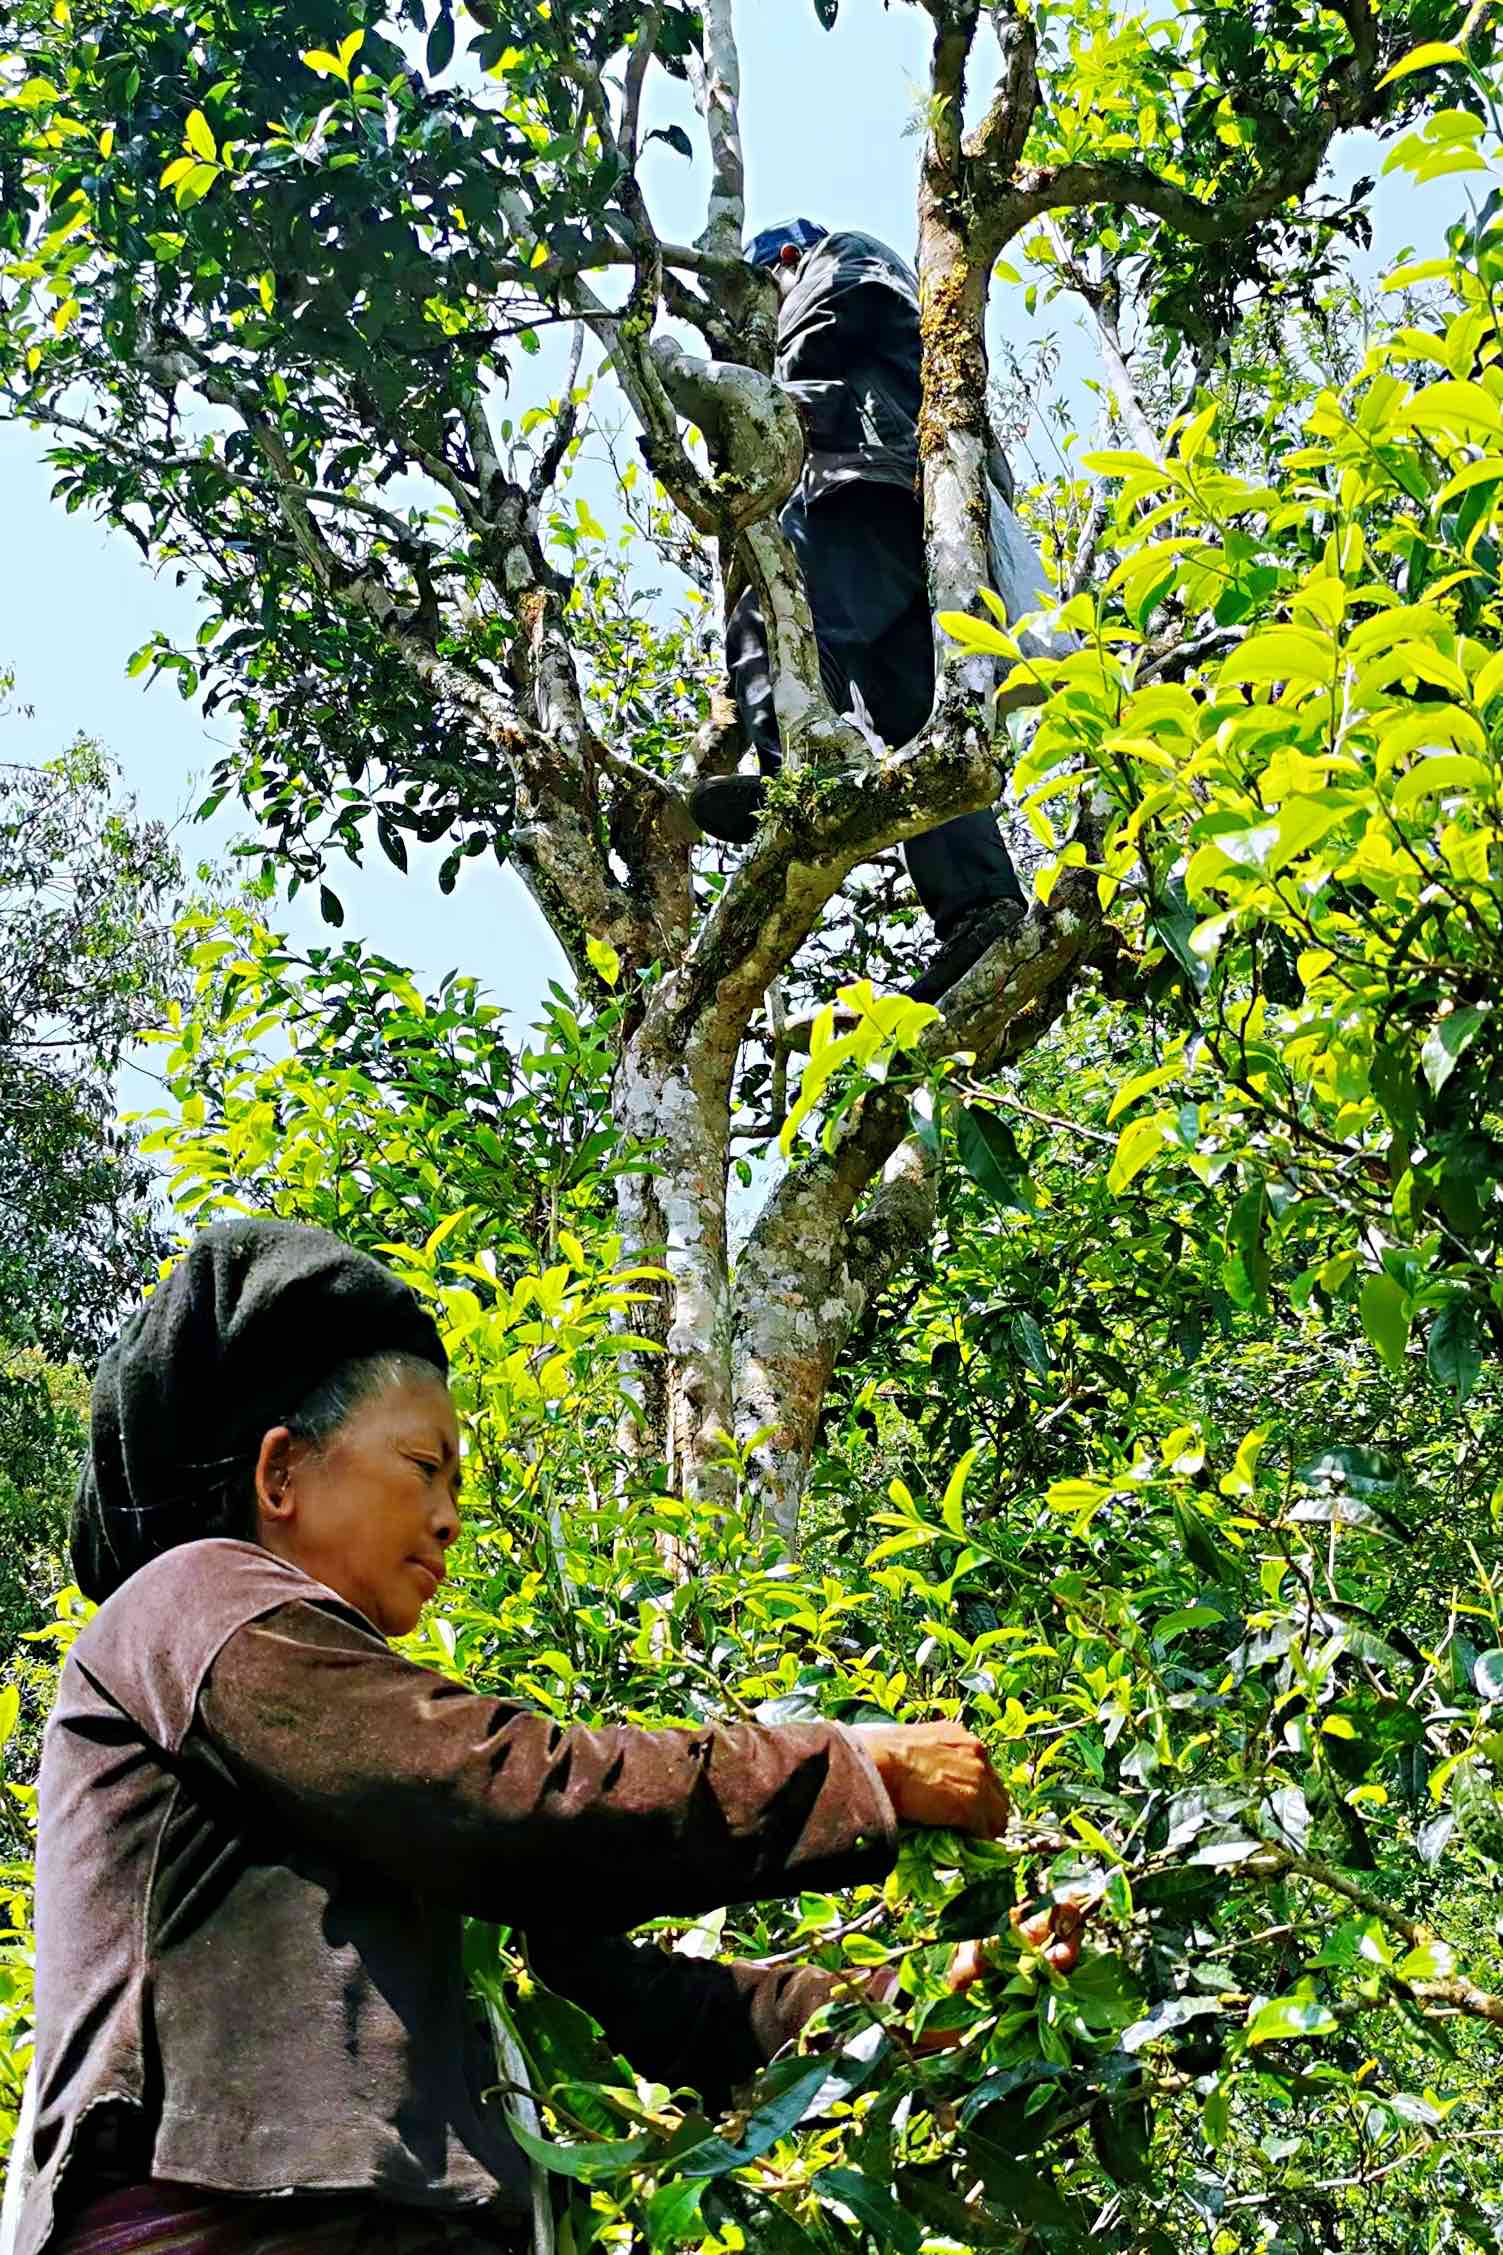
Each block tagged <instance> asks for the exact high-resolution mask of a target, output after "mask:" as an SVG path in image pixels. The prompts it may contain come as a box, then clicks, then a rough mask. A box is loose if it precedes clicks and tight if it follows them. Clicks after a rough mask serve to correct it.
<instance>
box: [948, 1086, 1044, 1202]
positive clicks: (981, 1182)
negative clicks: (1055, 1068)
mask: <svg viewBox="0 0 1503 2255" xmlns="http://www.w3.org/2000/svg"><path fill="white" fill-rule="evenodd" d="M950 1118H951V1121H952V1124H953V1126H954V1129H955V1147H956V1149H957V1151H958V1152H959V1153H960V1163H961V1165H962V1166H963V1167H964V1168H965V1171H966V1173H967V1174H968V1175H969V1176H970V1178H971V1180H972V1181H973V1182H974V1183H976V1184H977V1185H978V1186H979V1187H980V1188H981V1189H982V1190H984V1191H985V1192H986V1194H987V1196H988V1197H989V1198H991V1199H993V1200H995V1202H996V1203H997V1204H998V1205H999V1206H1008V1207H1013V1208H1021V1209H1022V1210H1023V1211H1025V1212H1030V1213H1031V1212H1032V1211H1033V1207H1034V1196H1033V1186H1032V1184H1031V1183H1030V1182H1029V1180H1028V1171H1027V1167H1026V1165H1025V1163H1024V1159H1023V1154H1022V1152H1021V1151H1020V1150H1019V1148H1018V1139H1017V1137H1016V1136H1015V1135H1014V1134H1013V1132H1012V1129H1011V1128H1010V1127H1009V1126H1008V1124H1007V1122H1006V1121H1005V1120H1004V1119H1003V1118H1002V1117H1001V1116H1000V1115H999V1114H998V1113H996V1112H989V1111H987V1110H986V1108H985V1107H984V1106H983V1105H980V1104H959V1105H952V1106H951V1109H950Z"/></svg>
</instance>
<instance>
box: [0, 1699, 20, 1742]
mask: <svg viewBox="0 0 1503 2255" xmlns="http://www.w3.org/2000/svg"><path fill="white" fill-rule="evenodd" d="M20 1714H21V1694H20V1691H19V1690H18V1689H17V1687H16V1685H15V1684H13V1683H8V1684H7V1685H6V1686H5V1689H4V1690H3V1691H0V1748H3V1747H5V1746H8V1745H9V1743H10V1740H11V1738H12V1736H13V1734H14V1732H15V1727H16V1724H17V1722H18V1720H19V1719H20Z"/></svg>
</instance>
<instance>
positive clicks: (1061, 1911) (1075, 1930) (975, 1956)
mask: <svg viewBox="0 0 1503 2255" xmlns="http://www.w3.org/2000/svg"><path fill="white" fill-rule="evenodd" d="M1094 1901H1095V1896H1094V1894H1093V1893H1092V1891H1091V1890H1090V1889H1089V1888H1087V1887H1080V1888H1075V1889H1073V1890H1072V1891H1071V1892H1070V1893H1069V1894H1067V1895H1064V1896H1062V1897H1061V1899H1060V1900H1059V1901H1058V1902H1056V1903H1045V1905H1044V1906H1043V1908H1042V1910H1036V1911H1035V1912H1034V1913H1033V1915H1032V1916H1031V1917H1029V1918H1025V1917H1024V1915H1023V1905H1022V1904H1021V1903H1018V1904H1015V1905H1014V1907H1013V1909H1012V1912H1011V1913H1010V1924H1011V1926H1012V1928H1013V1931H1014V1932H1015V1933H1016V1935H1017V1937H1018V1940H1019V1941H1020V1942H1024V1943H1026V1944H1027V1946H1028V1948H1029V1949H1031V1950H1036V1951H1037V1952H1038V1954H1039V1956H1040V1957H1041V1958H1043V1959H1044V1961H1045V1963H1046V1964H1048V1965H1050V1966H1052V1967H1053V1969H1054V1971H1055V1972H1056V1973H1073V1971H1074V1970H1075V1967H1076V1966H1077V1964H1078V1963H1079V1962H1080V1937H1081V1934H1082V1932H1083V1930H1084V1927H1085V1922H1086V1918H1087V1916H1088V1914H1089V1912H1090V1909H1091V1905H1092V1903H1093V1902H1094ZM990 1949H991V1944H990V1943H989V1942H962V1943H961V1944H960V1947H959V1948H958V1949H957V1950H956V1952H955V1955H954V1956H953V1957H952V1958H951V1960H950V1963H949V1967H948V1969H947V1972H946V1975H945V1980H946V1985H947V1986H948V1988H949V1990H950V1992H951V1994H952V1995H953V1996H961V1995H963V1994H964V1992H965V1991H966V1990H967V1989H969V1988H972V1987H974V1985H975V1984H976V1982H978V1981H979V1980H980V1979H981V1978H982V1976H983V1975H984V1974H987V1973H992V1972H995V1971H996V1960H995V1959H994V1958H993V1957H991V1956H990V1955H989V1954H988V1953H989V1951H990Z"/></svg>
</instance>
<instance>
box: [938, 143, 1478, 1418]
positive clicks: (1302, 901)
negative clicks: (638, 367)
mask: <svg viewBox="0 0 1503 2255" xmlns="http://www.w3.org/2000/svg"><path fill="white" fill-rule="evenodd" d="M1474 138H1475V136H1474V135H1473V134H1472V133H1471V132H1470V130H1469V131H1468V133H1467V135H1466V136H1465V137H1464V139H1465V145H1466V146H1467V148H1468V149H1470V148H1471V146H1472V141H1473V140H1474ZM1425 146H1426V147H1429V146H1430V144H1429V143H1426V144H1425ZM1414 161H1416V162H1418V163H1420V164H1421V166H1422V167H1423V165H1424V164H1425V163H1426V162H1427V161H1428V160H1427V159H1425V158H1423V157H1420V158H1417V159H1415V160H1414ZM1478 161H1479V162H1480V161H1481V160H1480V159H1478ZM1494 202H1495V199H1494V198H1489V200H1488V203H1487V204H1486V205H1485V206H1484V207H1483V210H1482V213H1481V216H1480V217H1479V218H1478V220H1477V221H1476V223H1475V224H1468V225H1465V226H1462V227H1459V228H1458V230H1457V231H1456V236H1455V242H1454V248H1453V253H1452V257H1451V258H1450V259H1449V260H1447V261H1444V262H1440V263H1439V264H1438V265H1437V266H1436V267H1434V268H1432V269H1431V270H1430V272H1431V273H1432V274H1435V275H1443V276H1444V277H1445V278H1447V279H1449V281H1450V282H1451V285H1452V288H1453V291H1454V297H1453V301H1452V304H1451V306H1450V308H1449V309H1448V311H1447V314H1446V316H1445V317H1444V318H1443V319H1441V320H1440V321H1439V322H1438V323H1437V324H1436V325H1435V326H1434V327H1431V328H1408V327H1404V328H1400V329H1398V330H1397V331H1395V332H1393V333H1391V334H1388V335H1385V336H1382V337H1381V338H1380V339H1379V340H1378V341H1377V342H1375V343H1374V345H1373V347H1372V349H1371V350H1370V351H1369V353H1368V355H1367V358H1366V360H1365V362H1364V364H1363V366H1362V368H1361V369H1360V370H1359V371H1358V373H1357V374H1356V376H1355V378H1354V379H1353V381H1352V382H1351V383H1350V384H1349V385H1347V386H1346V387H1344V389H1343V390H1341V391H1339V392H1338V391H1325V392H1322V393H1320V394H1319V395H1318V396H1317V397H1316V398H1315V399H1314V401H1313V403H1312V405H1311V406H1310V408H1309V411H1308V413H1307V414H1306V416H1305V429H1304V440H1305V443H1304V444H1303V445H1302V446H1300V447H1298V448H1296V449H1294V450H1292V451H1290V452H1287V453H1285V454H1284V455H1283V456H1282V458H1281V459H1280V460H1278V462H1277V463H1276V464H1275V465H1274V473H1273V474H1272V475H1270V476H1269V477H1268V478H1266V479H1264V480H1261V481H1257V482H1254V481H1252V480H1250V479H1248V478H1247V477H1246V476H1244V475H1242V474H1240V473H1234V472H1230V471H1227V470H1224V469H1223V468H1221V467H1220V465H1219V464H1218V462H1217V460H1216V457H1215V453H1214V425H1215V409H1214V406H1211V407H1207V408H1206V409H1205V410H1204V411H1203V412H1202V413H1201V414H1199V415H1198V416H1197V417H1196V418H1195V419H1194V420H1193V421H1191V422H1188V423H1187V424H1185V426H1184V427H1183V428H1182V429H1181V430H1180V431H1179V433H1178V435H1177V438H1176V440H1175V443H1174V446H1173V448H1172V450H1171V451H1170V453H1169V455H1168V457H1167V459H1166V461H1165V462H1164V464H1163V465H1162V466H1160V465H1158V464H1156V463H1152V462H1150V461H1148V460H1146V459H1145V458H1142V457H1138V456H1133V455H1128V454H1104V455H1097V456H1095V457H1092V458H1089V466H1091V467H1094V468H1095V469H1096V470H1097V471H1098V472H1100V473H1101V474H1104V475H1107V476H1110V477H1115V478H1117V479H1119V480H1120V481H1121V499H1120V502H1119V517H1120V527H1121V529H1120V532H1119V540H1120V547H1121V561H1120V562H1119V563H1118V565H1117V567H1116V569H1115V570H1114V572H1113V573H1112V575H1111V578H1110V580H1109V581H1108V583H1107V588H1106V592H1105V595H1104V597H1103V598H1102V599H1101V600H1100V601H1099V603H1092V602H1091V601H1088V600H1087V599H1084V598H1082V599H1080V600H1079V601H1078V602H1077V604H1076V606H1075V610H1076V613H1077V616H1078V621H1079V623H1080V624H1081V626H1082V627H1083V628H1085V629H1086V631H1087V633H1088V636H1089V643H1088V647H1086V648H1085V649H1084V650H1083V651H1082V652H1081V653H1080V655H1078V656H1076V657H1073V658H1071V659H1069V660H1067V661H1065V662H1064V664H1063V665H1062V666H1060V667H1057V668H1053V669H1051V671H1052V673H1053V675H1054V678H1055V681H1056V684H1057V690H1058V693H1057V694H1056V695H1055V696H1054V697H1053V698H1052V699H1051V701H1050V704H1049V705H1048V707H1047V709H1046V713H1045V716H1044V719H1043V721H1042V722H1041V724H1040V726H1039V728H1038V730H1037V732H1036V734H1035V736H1034V739H1033V742H1032V744H1031V746H1030V748H1029V751H1028V753H1027V755H1026V756H1025V758H1024V760H1023V761H1022V762H1020V765H1019V769H1018V774H1017V784H1018V788H1019V790H1020V792H1022V793H1023V794H1024V796H1025V802H1026V804H1027V805H1028V807H1029V809H1030V812H1031V817H1032V819H1033V820H1034V821H1035V824H1036V825H1037V827H1038V828H1039V830H1040V832H1041V834H1043V835H1046V836H1047V835H1052V831H1051V829H1050V819H1051V818H1050V810H1051V809H1052V808H1055V807H1058V806H1059V804H1060V803H1061V802H1062V801H1063V802H1071V801H1073V800H1074V799H1075V798H1076V797H1077V796H1078V794H1079V792H1080V790H1081V788H1082V786H1083V785H1086V784H1087V783H1089V785H1090V787H1092V788H1100V789H1102V790H1103V791H1104V792H1105V794H1106V797H1107V800H1108V802H1109V804H1110V809H1111V812H1110V817H1109V820H1108V823H1107V828H1106V832H1105V837H1104V842H1103V848H1102V854H1101V878H1100V884H1101V889H1102V893H1103V897H1104V898H1106V899H1109V900H1110V901H1111V902H1112V903H1113V904H1114V907H1115V909H1116V910H1117V911H1118V912H1119V913H1120V914H1121V916H1122V918H1123V921H1124V923H1125V924H1126V926H1127V928H1128V929H1130V930H1135V931H1137V932H1138V933H1140V934H1141V938H1142V944H1143V947H1144V950H1145V968H1146V969H1147V971H1148V973H1149V975H1150V977H1151V978H1154V980H1155V985H1156V991H1159V992H1160V993H1161V995H1162V1001H1163V1006H1164V1033H1163V1038H1162V1040H1161V1041H1160V1042H1159V1043H1158V1044H1157V1045H1156V1046H1155V1050H1154V1054H1153V1056H1152V1057H1151V1059H1150V1060H1149V1061H1148V1063H1147V1067H1146V1069H1145V1070H1144V1071H1143V1072H1141V1073H1139V1074H1137V1075H1135V1076H1133V1077H1131V1078H1128V1079H1126V1080H1125V1081H1124V1082H1123V1083H1122V1084H1121V1085H1120V1086H1119V1087H1118V1088H1117V1091H1116V1094H1115V1097H1114V1099H1113V1104H1112V1108H1111V1113H1110V1115H1109V1124H1111V1125H1113V1126H1114V1127H1115V1129H1116V1134H1117V1142H1116V1150H1115V1155H1114V1158H1113V1162H1112V1166H1111V1170H1110V1174H1109V1178H1108V1180H1109V1185H1110V1187H1111V1188H1112V1189H1113V1190H1115V1191H1116V1192H1118V1193H1119V1194H1125V1193H1126V1192H1127V1191H1128V1190H1129V1189H1130V1188H1131V1187H1132V1186H1133V1185H1134V1184H1135V1183H1136V1182H1138V1181H1139V1179H1140V1178H1141V1177H1142V1176H1143V1175H1144V1174H1145V1173H1152V1174H1154V1175H1156V1176H1159V1177H1162V1176H1164V1175H1165V1173H1166V1171H1174V1172H1179V1173H1182V1174H1183V1173H1187V1174H1188V1175H1189V1176H1191V1177H1193V1178H1194V1179H1195V1180H1197V1181H1198V1182H1200V1183H1201V1184H1203V1185H1205V1186H1207V1187H1208V1188H1210V1187H1213V1188H1214V1191H1215V1196H1216V1201H1217V1203H1218V1204H1219V1205H1220V1206H1221V1208H1222V1210H1223V1214H1224V1250H1225V1258H1224V1262H1223V1266H1222V1279H1223V1282H1224V1284H1225V1287H1226V1289H1227V1291H1228V1292H1229V1293H1230V1294H1231V1295H1232V1296H1233V1298H1234V1299H1235V1300H1236V1301H1237V1302H1238V1304H1239V1305H1242V1306H1247V1307H1252V1306H1261V1305H1264V1304H1266V1302H1267V1298H1268V1294H1269V1292H1270V1289H1271V1288H1273V1285H1274V1282H1275V1279H1276V1278H1277V1279H1278V1280H1279V1284H1280V1288H1281V1289H1287V1290H1288V1291H1289V1293H1290V1294H1291V1296H1292V1298H1293V1301H1294V1304H1295V1305H1296V1306H1305V1305H1309V1304H1311V1303H1314V1304H1315V1305H1317V1306H1318V1307H1321V1308H1332V1307H1335V1306H1338V1305H1342V1304H1345V1303H1351V1304H1353V1305H1355V1307H1356V1308H1357V1310H1358V1311H1359V1313H1360V1317H1361V1321H1362V1324H1363V1327H1364V1329H1365V1330H1366V1333H1367V1335H1368V1337H1369V1339H1370V1340H1371V1342H1372V1344H1373V1346H1374V1347H1375V1348H1376V1349H1377V1350H1378V1352H1379V1353H1380V1354H1381V1355H1382V1357H1383V1358H1384V1360H1385V1361H1386V1362H1387V1364H1388V1365H1389V1367H1390V1368H1391V1369H1394V1370H1398V1369H1399V1368H1400V1367H1401V1366H1402V1363H1403V1360H1404V1357H1405V1355H1406V1354H1407V1353H1408V1352H1409V1351H1411V1349H1412V1350H1413V1351H1416V1352H1418V1351H1420V1350H1421V1349H1423V1351H1424V1353H1425V1354H1426V1356H1427V1358H1428V1362H1429V1368H1430V1371H1431V1373H1432V1375H1433V1378H1434V1380H1435V1381H1436V1383H1437V1384H1438V1385H1439V1386H1440V1387H1441V1388H1442V1389H1445V1390H1448V1391H1449V1392H1450V1393H1451V1394H1452V1395H1453V1396H1455V1397H1457V1398H1459V1399H1461V1400H1465V1398H1466V1396H1467V1395H1468V1394H1469V1393H1470V1391H1471V1389H1472V1387H1473V1386H1474V1385H1475V1383H1476V1378H1477V1373H1478V1369H1479V1368H1480V1362H1481V1356H1482V1353H1483V1351H1484V1347H1485V1346H1491V1347H1493V1348H1495V1347H1496V1345H1497V1343H1498V1341H1499V1339H1500V1337H1503V1329H1500V1325H1503V1301H1500V1299H1499V1298H1498V1296H1497V1295H1496V1293H1495V1291H1494V1288H1493V1274H1494V1269H1495V1265H1496V1259H1497V1249H1498V1221H1497V1216H1498V1214H1499V1212H1500V1210H1503V1209H1500V1207H1499V1203H1498V1198H1497V1190H1496V1185H1497V1183H1498V1181H1499V1179H1500V1177H1503V1146H1500V1143H1499V1140H1498V1132H1497V1119H1496V1108H1495V1107H1496V1089H1497V1086H1498V1073H1499V1066H1500V1051H1499V1046H1498V1034H1497V1028H1496V1025H1495V1018H1494V1012H1495V1004H1496V998H1497V995H1498V991H1499V986H1500V976H1503V934H1500V919H1499V911H1498V865H1499V849H1500V842H1503V841H1500V831H1499V820H1500V811H1503V765H1500V758H1499V751H1498V741H1497V727H1498V714H1499V707H1498V702H1497V700H1498V694H1499V691H1500V689H1503V643H1500V635H1499V629H1500V623H1503V622H1500V618H1499V613H1498V609H1497V601H1498V592H1499V586H1498V553H1497V543H1496V531H1495V505H1496V503H1497V501H1498V498H1499V488H1500V485H1503V452H1500V451H1498V449H1499V439H1500V434H1503V335H1500V332H1499V329H1498V326H1497V320H1496V316H1495V313H1494V311H1493V307H1492V300H1491V292H1492V290H1493V289H1494V287H1495V286H1496V273H1497V271H1498V262H1499V259H1500V256H1503V251H1500V238H1499V236H1498V235H1497V233H1496V232H1495V227H1496V222H1495V219H1494V216H1493V206H1494ZM1410 274H1411V277H1412V276H1413V270H1412V269H1411V270H1410ZM1169 602H1173V603H1174V604H1175V605H1176V606H1177V608H1178V610H1179V612H1180V615H1182V616H1183V618H1184V619H1185V621H1186V622H1187V628H1188V629H1189V630H1190V631H1195V629H1194V627H1193V622H1195V621H1196V620H1199V621H1201V623H1202V626H1203V628H1204V629H1205V630H1207V631H1214V630H1215V629H1216V628H1223V629H1231V628H1236V629H1239V630H1241V631H1239V632H1238V634H1237V635H1236V636H1235V637H1232V636H1228V639H1229V640H1233V641H1234V646H1233V647H1232V648H1231V649H1230V651H1229V653H1228V654H1227V655H1226V656H1225V657H1224V658H1222V659H1221V661H1220V662H1219V664H1214V665H1212V666H1210V667H1209V668H1208V669H1207V670H1206V672H1205V673H1204V674H1203V675H1202V676H1201V677H1200V679H1199V680H1197V681H1193V682H1191V683H1190V684H1185V685H1182V684H1179V683H1170V682H1157V683H1154V684H1152V685H1150V686H1146V687H1145V686H1140V685H1139V683H1138V680H1137V672H1138V668H1139V664H1140V662H1141V656H1140V654H1141V650H1142V642H1143V638H1144V636H1145V635H1146V634H1148V633H1150V632H1151V630H1152V624H1153V621H1154V619H1155V617H1156V615H1158V614H1159V613H1160V611H1161V607H1162V606H1163V605H1165V604H1166V603H1169ZM957 631H962V632H964V633H966V634H967V635H969V636H970V637H971V638H973V639H976V640H978V641H983V642H988V643H991V642H995V641H996V640H998V639H999V637H998V636H997V634H996V633H995V632H994V630H991V629H989V628H986V627H984V626H979V625H976V624H974V623H972V624H970V625H969V626H967V627H965V628H963V629H957ZM1085 850H1086V849H1085V847H1084V845H1083V844H1080V843H1076V844H1073V845H1071V846H1069V847H1067V848H1066V849H1065V852H1064V855H1063V856H1062V861H1061V863H1060V864H1055V865H1053V866H1054V867H1056V868H1057V867H1058V866H1060V865H1062V862H1068V861H1069V860H1071V859H1074V860H1076V861H1081V860H1083V859H1084V857H1085ZM1050 881H1051V880H1050V877H1049V874H1048V873H1047V872H1046V875H1045V878H1044V880H1043V884H1044V887H1045V889H1046V890H1047V886H1048V883H1049V882H1050ZM1155 965H1158V966H1159V968H1158V970H1157V971H1155Z"/></svg>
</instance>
